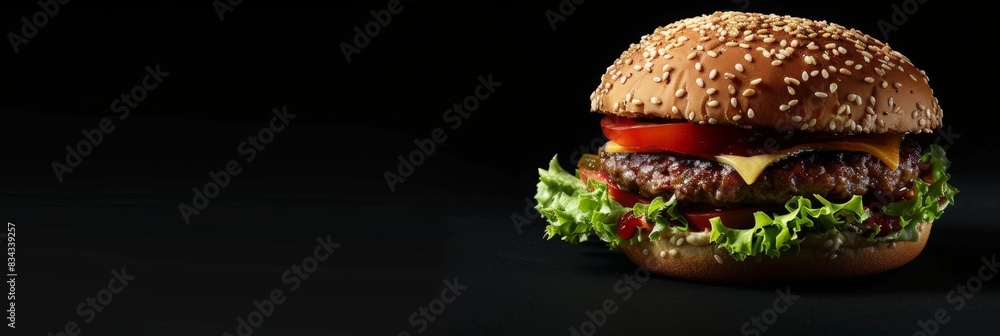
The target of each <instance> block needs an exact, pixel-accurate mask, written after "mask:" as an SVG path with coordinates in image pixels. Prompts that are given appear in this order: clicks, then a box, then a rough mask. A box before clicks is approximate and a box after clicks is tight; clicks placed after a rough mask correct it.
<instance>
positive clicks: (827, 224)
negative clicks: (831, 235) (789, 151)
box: [709, 195, 871, 260]
mask: <svg viewBox="0 0 1000 336" xmlns="http://www.w3.org/2000/svg"><path fill="white" fill-rule="evenodd" d="M813 198H814V199H815V200H816V201H818V202H819V204H817V205H815V206H814V205H813V200H812V199H810V198H807V197H803V196H795V197H792V199H790V200H788V202H786V203H785V209H786V210H788V213H786V214H783V215H768V214H766V213H764V212H762V211H758V212H756V213H754V227H752V228H749V229H730V228H727V227H725V226H723V225H722V220H721V219H719V218H718V217H716V218H712V219H710V220H709V222H711V223H712V233H711V234H710V236H709V239H710V241H711V242H713V243H715V244H717V245H718V246H719V247H721V248H723V249H725V250H726V251H728V252H729V254H731V255H732V256H733V258H734V259H736V260H744V259H746V258H747V257H751V256H752V257H758V256H764V255H766V256H768V257H772V258H774V257H778V256H779V255H780V254H781V252H785V251H788V250H790V249H791V248H792V247H794V246H798V244H799V243H801V242H802V240H803V239H805V233H806V232H828V231H831V230H833V231H836V230H843V229H844V228H846V227H847V226H848V225H850V224H854V223H860V222H862V221H864V220H865V219H868V217H869V216H870V215H871V213H870V212H869V211H868V210H867V209H865V208H864V206H863V204H862V198H861V196H854V197H852V198H851V199H850V200H848V201H847V202H844V203H832V202H830V201H827V200H826V199H825V198H823V197H822V196H820V195H813Z"/></svg>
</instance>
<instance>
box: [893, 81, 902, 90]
mask: <svg viewBox="0 0 1000 336" xmlns="http://www.w3.org/2000/svg"><path fill="white" fill-rule="evenodd" d="M892 86H893V87H895V88H897V89H898V88H901V87H903V83H900V82H896V83H895V84H892Z"/></svg>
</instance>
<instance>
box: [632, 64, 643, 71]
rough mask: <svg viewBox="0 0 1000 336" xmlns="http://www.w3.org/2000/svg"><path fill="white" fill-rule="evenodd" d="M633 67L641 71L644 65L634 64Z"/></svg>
mask: <svg viewBox="0 0 1000 336" xmlns="http://www.w3.org/2000/svg"><path fill="white" fill-rule="evenodd" d="M632 69H633V70H635V71H639V70H642V67H641V66H639V65H638V64H636V65H633V66H632Z"/></svg>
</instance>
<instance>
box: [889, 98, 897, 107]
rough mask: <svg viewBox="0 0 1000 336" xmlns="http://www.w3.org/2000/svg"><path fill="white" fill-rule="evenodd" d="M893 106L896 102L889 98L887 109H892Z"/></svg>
mask: <svg viewBox="0 0 1000 336" xmlns="http://www.w3.org/2000/svg"><path fill="white" fill-rule="evenodd" d="M893 105H896V102H895V101H894V100H893V99H892V97H889V107H892V106H893Z"/></svg>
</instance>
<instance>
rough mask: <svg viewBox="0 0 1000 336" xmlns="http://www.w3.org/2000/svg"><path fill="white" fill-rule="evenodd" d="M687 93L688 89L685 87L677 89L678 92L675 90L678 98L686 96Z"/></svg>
mask: <svg viewBox="0 0 1000 336" xmlns="http://www.w3.org/2000/svg"><path fill="white" fill-rule="evenodd" d="M685 93H687V91H685V90H684V89H677V92H674V96H675V97H677V98H680V97H684V94H685Z"/></svg>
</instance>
